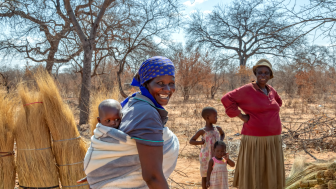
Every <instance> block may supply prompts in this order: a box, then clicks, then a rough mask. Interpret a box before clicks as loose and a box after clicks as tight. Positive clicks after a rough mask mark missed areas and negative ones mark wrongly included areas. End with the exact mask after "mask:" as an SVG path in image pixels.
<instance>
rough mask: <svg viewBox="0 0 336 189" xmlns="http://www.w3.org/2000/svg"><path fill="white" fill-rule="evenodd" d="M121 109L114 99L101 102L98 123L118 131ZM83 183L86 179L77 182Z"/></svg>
mask: <svg viewBox="0 0 336 189" xmlns="http://www.w3.org/2000/svg"><path fill="white" fill-rule="evenodd" d="M121 109H122V107H121V105H120V103H119V102H118V101H116V100H114V99H107V100H104V101H102V102H101V103H100V104H99V106H98V112H99V117H97V120H98V123H100V124H102V125H103V126H106V127H112V128H115V129H118V128H119V125H120V122H121V118H122V113H121ZM83 182H87V177H84V178H82V179H80V180H78V181H77V183H83Z"/></svg>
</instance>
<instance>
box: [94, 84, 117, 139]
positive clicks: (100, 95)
mask: <svg viewBox="0 0 336 189" xmlns="http://www.w3.org/2000/svg"><path fill="white" fill-rule="evenodd" d="M114 86H115V87H114V88H113V90H112V91H108V90H107V89H105V88H103V89H101V90H100V91H97V92H95V93H94V94H92V101H91V107H90V110H91V111H90V116H89V124H90V128H91V134H93V130H94V129H95V128H96V125H97V123H98V120H97V117H99V112H98V106H99V104H100V103H101V102H102V101H103V100H106V99H114V100H118V98H119V92H118V88H117V85H114Z"/></svg>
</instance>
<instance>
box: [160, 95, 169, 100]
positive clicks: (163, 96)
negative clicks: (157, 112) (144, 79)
mask: <svg viewBox="0 0 336 189" xmlns="http://www.w3.org/2000/svg"><path fill="white" fill-rule="evenodd" d="M160 98H167V99H168V95H162V94H160Z"/></svg>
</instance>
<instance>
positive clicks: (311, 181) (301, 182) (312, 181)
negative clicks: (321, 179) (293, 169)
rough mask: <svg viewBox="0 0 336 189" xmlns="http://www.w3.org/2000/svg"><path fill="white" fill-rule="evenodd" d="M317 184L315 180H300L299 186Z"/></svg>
mask: <svg viewBox="0 0 336 189" xmlns="http://www.w3.org/2000/svg"><path fill="white" fill-rule="evenodd" d="M317 184H318V182H317V180H302V181H300V187H301V188H303V187H313V186H316V185H317Z"/></svg>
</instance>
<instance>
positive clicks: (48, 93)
mask: <svg viewBox="0 0 336 189" xmlns="http://www.w3.org/2000/svg"><path fill="white" fill-rule="evenodd" d="M35 78H36V82H37V85H38V87H39V89H40V94H41V97H42V101H43V105H44V109H45V112H46V120H47V123H48V127H49V129H50V132H51V135H52V138H53V140H54V142H53V152H54V156H55V158H56V162H57V164H58V166H59V173H60V178H61V184H62V186H63V187H72V188H76V189H78V188H88V185H87V184H84V185H83V184H78V183H77V182H76V181H77V180H79V179H81V178H83V177H85V173H84V170H83V160H84V156H85V153H86V146H85V143H84V141H83V140H82V139H81V138H79V137H80V135H79V132H78V130H77V128H76V123H75V119H74V116H73V114H72V112H71V110H70V108H69V107H68V106H67V105H66V104H65V103H63V100H62V97H61V95H60V93H59V91H58V88H57V86H56V84H55V82H54V80H53V79H52V78H51V76H50V75H49V74H48V73H47V72H44V71H40V72H39V73H38V74H37V75H35Z"/></svg>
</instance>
